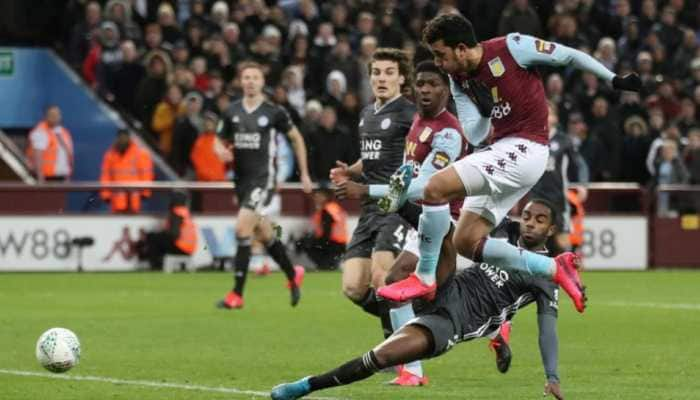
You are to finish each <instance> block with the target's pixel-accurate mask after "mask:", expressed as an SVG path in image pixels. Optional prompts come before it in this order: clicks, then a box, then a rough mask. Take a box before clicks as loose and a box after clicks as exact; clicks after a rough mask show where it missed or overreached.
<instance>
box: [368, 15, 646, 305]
mask: <svg viewBox="0 0 700 400" xmlns="http://www.w3.org/2000/svg"><path fill="white" fill-rule="evenodd" d="M423 41H424V42H425V43H426V45H428V46H429V47H430V50H431V52H432V53H433V56H434V60H435V64H436V65H438V67H440V68H441V69H442V70H443V71H445V72H446V73H448V74H449V75H450V77H451V79H452V83H451V91H452V95H453V97H454V100H455V103H456V106H457V111H458V116H459V119H460V122H461V124H462V127H463V129H464V132H465V133H466V134H467V135H468V138H469V142H470V143H471V144H474V145H476V144H479V143H480V142H482V141H483V140H484V139H485V138H486V136H487V135H488V134H489V132H490V130H491V129H492V128H493V134H492V136H491V138H490V145H489V146H487V147H486V148H485V149H484V150H483V151H478V152H475V153H473V154H471V155H469V156H467V157H465V158H463V159H461V160H459V161H458V162H456V163H455V164H453V165H451V166H449V167H448V168H445V169H443V170H441V171H439V172H438V173H436V174H435V175H433V176H432V177H431V178H430V180H429V181H428V183H427V185H426V186H425V191H424V195H423V199H424V204H432V205H437V204H446V203H447V202H449V201H450V200H452V199H456V198H465V197H466V199H465V201H464V206H463V210H462V211H463V212H462V214H461V216H460V219H459V222H458V224H457V229H456V231H455V235H454V241H455V245H456V248H457V251H458V252H459V253H460V254H462V255H463V256H465V257H467V258H471V259H473V260H475V261H478V262H481V261H483V262H486V263H488V264H493V265H502V266H505V267H507V268H513V269H518V270H523V271H527V272H529V273H532V274H536V275H539V276H544V277H549V278H551V279H552V280H553V281H554V282H556V283H557V284H559V285H560V286H561V287H562V288H563V289H564V290H565V291H566V293H567V294H568V295H569V296H570V297H571V298H572V300H573V302H574V305H575V307H576V309H577V310H578V311H579V312H583V310H584V307H585V293H584V288H583V286H582V284H581V281H580V278H579V275H578V266H579V262H580V261H579V260H578V257H576V255H575V254H573V253H563V254H561V255H559V256H557V257H556V258H550V257H546V256H543V255H540V254H536V253H533V252H528V251H522V250H520V249H518V248H517V247H515V246H513V245H511V244H509V243H507V242H504V241H497V240H489V239H488V238H487V236H488V234H489V232H491V230H493V228H494V226H496V225H498V223H499V222H500V221H501V220H502V219H503V217H504V216H505V215H506V214H507V212H508V211H509V210H510V209H511V208H512V207H513V206H514V205H515V204H516V203H517V202H518V200H520V198H522V197H523V196H524V195H525V194H526V193H527V192H528V191H529V190H530V188H532V186H533V185H534V184H535V183H536V182H537V181H538V180H539V178H540V176H542V173H543V172H544V170H545V167H546V165H547V159H548V157H549V149H548V148H547V142H548V130H547V105H546V99H545V95H544V88H543V86H542V80H541V79H540V76H539V74H538V73H537V71H536V70H535V67H536V66H538V65H554V66H573V67H576V68H579V69H582V70H585V71H589V72H592V73H594V74H595V75H596V76H598V77H600V78H602V79H604V80H606V81H612V84H613V87H614V88H616V89H624V90H639V87H640V86H641V82H640V79H639V77H638V76H637V75H627V76H624V77H621V76H616V75H615V74H614V73H613V72H611V71H609V70H608V69H606V68H605V67H604V66H603V65H602V64H600V63H599V62H597V61H596V60H595V59H593V58H592V57H590V56H588V55H587V54H585V53H583V52H580V51H578V50H574V49H571V48H569V47H566V46H564V45H561V44H558V43H551V42H547V41H544V40H541V39H537V38H534V37H531V36H527V35H522V34H519V33H512V34H509V35H507V36H505V37H498V38H495V39H491V40H488V41H485V42H478V41H477V39H476V35H475V34H474V29H473V27H472V24H471V22H469V21H468V20H467V19H466V18H464V17H462V16H460V15H455V14H449V15H441V16H438V17H436V18H435V19H433V20H431V21H430V22H429V23H428V25H427V26H426V27H425V29H424V31H423ZM402 195H403V194H401V193H399V194H398V195H397V197H398V196H402ZM423 216H424V217H425V218H424V219H425V221H422V222H424V223H422V224H421V228H422V229H421V232H420V237H421V238H422V239H423V241H424V242H425V243H424V244H422V246H421V259H420V262H419V264H418V268H417V270H416V274H413V275H411V276H409V277H408V278H407V279H405V280H403V281H400V282H396V283H394V284H392V285H390V286H385V287H384V288H382V289H381V290H380V291H378V294H379V295H380V296H382V297H385V298H387V299H390V300H394V301H403V300H407V299H412V298H417V297H424V296H430V295H431V293H433V292H434V291H435V288H436V285H435V270H436V265H437V260H438V256H439V252H440V239H441V238H443V237H444V236H445V234H446V233H447V231H448V230H449V228H450V223H449V215H448V211H447V210H442V211H439V212H433V213H424V215H423Z"/></svg>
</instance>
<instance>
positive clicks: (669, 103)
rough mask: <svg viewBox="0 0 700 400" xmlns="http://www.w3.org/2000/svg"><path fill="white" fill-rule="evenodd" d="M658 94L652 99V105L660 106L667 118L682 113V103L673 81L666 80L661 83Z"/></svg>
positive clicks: (672, 117) (670, 118)
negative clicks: (672, 83) (677, 95)
mask: <svg viewBox="0 0 700 400" xmlns="http://www.w3.org/2000/svg"><path fill="white" fill-rule="evenodd" d="M657 93H658V96H654V97H652V98H651V99H650V101H649V103H651V104H650V106H654V105H655V106H658V107H660V108H661V110H662V111H663V112H664V117H665V118H666V120H669V121H670V120H673V119H675V118H676V117H678V115H679V114H680V113H681V103H680V101H678V98H677V97H676V93H675V90H674V89H673V85H671V81H669V80H664V81H662V82H660V83H659V87H658V88H657Z"/></svg>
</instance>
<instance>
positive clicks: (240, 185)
mask: <svg viewBox="0 0 700 400" xmlns="http://www.w3.org/2000/svg"><path fill="white" fill-rule="evenodd" d="M239 71H240V76H241V85H242V87H243V98H242V99H241V100H238V101H237V102H235V103H233V104H232V105H231V108H230V109H229V111H228V112H227V113H226V115H225V116H224V118H223V120H222V123H220V124H219V129H218V136H219V139H220V140H221V141H223V142H224V143H221V142H219V143H218V145H217V146H215V149H217V153H218V154H219V157H220V158H222V159H223V160H226V161H230V160H231V159H233V160H234V171H235V178H234V182H235V185H236V188H235V190H236V197H237V198H238V204H239V206H240V210H239V211H238V218H237V221H236V239H237V241H238V249H237V251H236V257H235V261H234V266H235V283H234V286H233V289H232V290H231V291H230V292H229V293H228V294H227V295H226V297H225V298H224V299H223V300H221V301H220V302H219V303H218V306H219V307H221V308H229V309H231V308H242V307H243V289H244V286H245V283H246V277H247V274H248V264H249V263H250V256H251V239H252V236H253V234H254V233H256V237H257V238H260V239H262V241H263V242H264V243H265V246H266V248H267V252H268V253H269V254H270V256H271V257H272V259H273V260H275V262H276V263H277V264H278V265H279V266H280V268H281V269H282V271H284V273H285V275H286V276H287V280H288V283H287V287H288V288H289V290H290V296H291V304H292V306H296V305H297V303H298V302H299V299H300V296H301V293H300V289H299V286H300V285H301V282H302V279H303V276H304V269H303V268H302V267H300V266H297V267H294V266H293V265H292V263H291V261H290V260H289V257H288V255H287V251H286V249H285V247H284V245H283V244H282V242H280V240H279V239H278V238H277V236H276V235H275V232H274V229H273V226H272V223H271V221H270V220H269V219H268V218H266V217H265V216H264V215H263V212H262V210H263V208H264V207H266V206H267V205H268V204H269V203H270V200H271V199H272V196H273V195H274V191H275V186H276V179H275V178H276V175H277V171H276V168H277V167H276V162H275V159H276V155H277V144H276V135H277V132H284V133H286V134H287V136H288V137H289V140H290V142H291V144H292V147H293V148H294V152H295V154H296V159H297V163H298V165H299V172H300V177H301V183H302V188H303V190H304V192H305V193H311V179H310V178H309V171H308V167H307V160H306V146H305V144H304V138H303V137H302V135H301V133H300V132H299V130H298V129H297V128H296V127H295V126H294V123H293V122H292V120H291V118H290V117H289V114H287V112H286V111H285V110H284V108H282V107H280V106H278V105H275V104H273V103H271V102H269V101H267V100H266V99H265V97H264V94H263V87H264V86H265V77H264V75H263V70H262V67H261V66H260V65H259V64H256V63H251V62H248V63H243V65H242V66H241V67H240V69H239ZM231 149H232V151H231Z"/></svg>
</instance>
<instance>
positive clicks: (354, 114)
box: [337, 92, 362, 143]
mask: <svg viewBox="0 0 700 400" xmlns="http://www.w3.org/2000/svg"><path fill="white" fill-rule="evenodd" d="M361 111H362V107H361V106H360V102H359V100H358V98H357V95H356V94H355V93H353V92H347V93H345V95H344V96H343V104H342V106H341V107H340V109H339V110H337V113H338V123H339V124H340V125H341V126H342V127H343V129H345V131H346V132H352V134H351V136H355V135H356V134H357V125H358V124H359V123H360V117H359V115H360V112H361ZM353 140H356V142H357V143H359V142H360V138H359V137H355V138H354V139H353Z"/></svg>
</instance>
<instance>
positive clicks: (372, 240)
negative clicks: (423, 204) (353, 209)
mask: <svg viewBox="0 0 700 400" xmlns="http://www.w3.org/2000/svg"><path fill="white" fill-rule="evenodd" d="M410 229H411V226H410V225H409V224H408V222H406V221H405V220H404V219H403V218H401V217H400V216H399V215H398V214H395V213H391V214H383V213H381V212H380V211H378V210H377V211H375V210H373V209H370V210H363V211H362V214H361V215H360V220H359V221H358V223H357V228H355V231H354V232H353V233H352V239H351V240H350V243H349V244H348V247H347V251H346V252H345V256H344V257H343V259H344V260H348V259H350V258H356V257H359V258H372V253H373V252H375V251H391V252H392V253H394V255H397V254H399V253H400V252H401V250H402V249H403V245H404V243H406V236H407V233H408V231H409V230H410Z"/></svg>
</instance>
